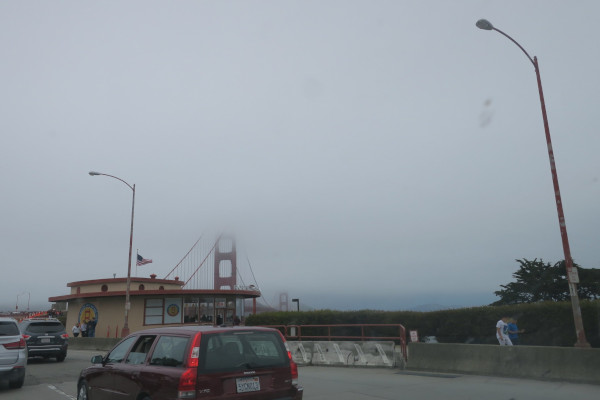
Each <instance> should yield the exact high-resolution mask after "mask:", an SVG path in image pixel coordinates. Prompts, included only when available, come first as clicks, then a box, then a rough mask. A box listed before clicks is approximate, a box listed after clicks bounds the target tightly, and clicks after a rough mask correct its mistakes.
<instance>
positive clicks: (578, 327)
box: [475, 19, 590, 347]
mask: <svg viewBox="0 0 600 400" xmlns="http://www.w3.org/2000/svg"><path fill="white" fill-rule="evenodd" d="M475 25H476V26H477V27H478V28H479V29H483V30H486V31H492V30H493V31H496V32H498V33H500V34H502V35H504V36H505V37H507V38H508V39H509V40H510V41H511V42H513V43H514V44H516V45H517V46H518V47H519V48H520V49H521V50H522V51H523V53H525V55H526V56H527V58H528V59H529V61H531V63H532V64H533V67H534V69H535V75H536V77H537V85H538V91H539V94H540V103H541V106H542V118H543V120H544V130H545V132H546V145H547V147H548V158H549V159H550V171H551V173H552V183H553V185H554V196H555V200H556V211H557V213H558V224H559V227H560V236H561V239H562V245H563V252H564V256H565V266H566V270H567V281H568V283H569V292H570V295H571V306H572V308H573V319H574V321H575V333H576V335H577V342H576V343H575V346H577V347H590V344H589V343H588V341H587V340H586V338H585V331H584V329H583V319H582V317H581V308H580V307H579V296H578V295H577V283H579V275H578V274H577V268H574V266H573V259H572V258H571V249H570V247H569V237H568V236H567V225H566V224H565V215H564V212H563V207H562V200H561V196H560V189H559V187H558V175H557V173H556V164H555V162H554V151H553V150H552V140H551V139H550V126H549V125H548V116H547V114H546V103H545V101H544V92H543V91H542V79H541V78H540V68H539V64H538V60H537V57H535V56H534V57H533V58H531V56H530V55H529V53H527V51H525V49H524V48H523V46H521V45H520V44H519V43H517V41H516V40H514V39H513V38H512V37H510V36H508V35H507V34H506V33H504V32H502V31H501V30H500V29H497V28H495V27H494V26H493V25H492V23H491V22H489V21H488V20H486V19H480V20H479V21H477V22H476V23H475Z"/></svg>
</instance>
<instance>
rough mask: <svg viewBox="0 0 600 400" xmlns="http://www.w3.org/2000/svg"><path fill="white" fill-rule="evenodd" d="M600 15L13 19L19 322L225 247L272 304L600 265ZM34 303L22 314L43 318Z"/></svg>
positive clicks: (426, 297)
mask: <svg viewBox="0 0 600 400" xmlns="http://www.w3.org/2000/svg"><path fill="white" fill-rule="evenodd" d="M598 15H600V2H597V1H593V0H590V1H548V0H545V1H541V0H540V1H532V0H529V1H527V0H525V1H524V0H519V1H482V0H472V1H466V0H465V1H443V0H438V1H434V0H431V1H416V0H414V1H377V0H369V1H348V0H346V1H332V0H318V1H275V0H273V1H251V0H250V1H177V2H166V1H147V0H145V1H102V2H80V1H28V2H24V1H3V2H1V3H0V51H1V54H2V62H0V88H1V90H0V135H1V136H0V139H1V141H0V184H1V187H2V203H1V204H2V209H1V211H0V216H1V217H0V218H1V220H0V234H1V238H0V239H1V240H0V249H1V256H0V260H1V263H2V278H1V280H0V309H14V307H15V302H16V300H17V296H18V295H19V294H20V293H24V292H27V293H31V302H32V304H39V305H41V306H44V307H45V306H46V305H47V299H48V297H50V296H58V295H63V294H67V293H68V288H67V287H66V283H67V282H72V281H77V280H85V279H97V278H108V277H112V275H113V273H116V274H117V275H118V276H125V275H126V271H127V263H126V262H127V252H128V245H129V223H130V212H131V191H130V190H129V189H127V187H125V185H123V184H121V183H120V182H118V181H115V180H113V179H110V178H106V177H90V176H89V175H88V171H90V170H96V171H100V172H103V173H107V174H111V175H116V176H118V177H120V178H122V179H124V180H125V181H127V182H129V183H131V184H134V183H135V184H136V206H135V207H136V208H135V212H136V213H135V230H134V245H133V246H134V253H135V249H136V248H139V249H140V253H141V254H142V255H143V256H144V257H146V258H152V259H153V260H154V262H153V263H152V264H149V265H147V266H145V267H143V268H144V269H142V268H140V275H141V274H143V275H144V276H147V275H149V274H150V273H152V272H154V273H157V274H158V275H159V276H164V275H165V274H166V273H167V272H168V271H169V270H170V269H171V268H172V267H173V266H174V265H175V264H176V263H177V262H178V261H179V260H180V259H181V257H183V255H184V254H185V253H186V252H187V250H188V249H189V248H190V247H191V245H192V244H193V243H194V242H195V240H196V239H197V238H198V237H199V236H200V235H201V234H202V233H203V232H207V231H209V230H211V229H215V228H219V229H220V228H222V229H227V230H229V231H233V232H235V233H236V236H237V244H238V250H239V251H240V255H239V261H238V263H239V268H242V269H243V268H247V262H246V257H248V258H249V259H250V261H251V264H252V267H253V270H254V274H255V276H256V279H257V281H258V282H257V283H258V284H259V286H260V288H261V289H262V291H263V293H264V294H265V297H266V298H267V299H268V300H269V301H271V302H272V299H273V297H274V296H276V294H277V293H279V292H280V291H288V292H289V294H290V297H298V298H300V299H301V302H302V303H305V304H308V305H311V306H313V307H316V308H337V309H361V308H374V309H407V308H411V307H413V306H415V305H418V304H424V303H439V304H443V305H449V306H471V305H482V304H489V303H490V302H492V301H494V300H496V298H495V296H494V295H493V292H494V291H495V290H498V289H499V285H501V284H505V283H507V282H510V281H511V280H512V273H513V272H514V271H516V269H517V268H518V265H517V263H516V262H515V259H517V258H528V259H533V258H543V259H544V260H545V261H550V262H556V261H559V260H562V259H563V252H562V246H561V240H560V233H559V227H558V220H557V215H556V204H555V201H554V196H553V188H552V180H551V175H550V169H549V162H548V154H547V149H546V142H545V138H544V130H543V124H542V116H541V112H540V102H539V97H538V90H537V85H536V78H535V72H534V68H533V66H532V64H531V63H530V62H529V61H528V60H527V58H526V57H525V55H524V54H523V53H522V52H521V51H520V50H519V49H518V48H517V47H516V46H515V45H514V44H513V43H511V42H510V41H509V40H507V39H506V38H504V37H503V36H501V35H500V34H498V33H497V32H489V31H482V30H479V29H477V28H476V27H475V22H476V21H477V20H478V19H480V18H487V19H489V20H490V21H491V22H492V23H494V25H495V26H496V27H498V28H499V29H501V30H503V31H505V32H506V33H508V34H510V35H511V36H513V37H514V38H515V39H516V40H518V41H519V42H520V43H521V44H522V45H523V46H524V47H525V48H526V49H527V50H528V51H529V53H530V54H531V55H532V56H533V55H536V56H537V57H538V59H539V63H540V70H541V76H542V82H543V85H544V94H545V96H546V105H547V109H548V115H549V121H550V129H551V133H552V139H553V143H554V150H555V156H556V162H557V168H558V175H559V180H560V184H561V192H562V196H563V201H564V210H565V216H566V223H567V228H568V232H569V235H570V236H569V238H570V241H571V250H572V254H573V257H574V259H575V262H576V263H578V264H580V265H581V266H583V267H586V268H598V267H600V254H599V251H598V240H599V239H600V218H599V215H600V214H599V212H598V210H599V207H600V202H599V201H598V200H599V199H600V182H599V181H598V179H599V177H600V158H599V157H598V150H599V148H600V135H599V131H600V129H599V128H600V122H599V119H598V89H599V87H600V74H598V71H600V55H599V50H598V49H599V47H598V44H599V36H600V35H599V33H598V29H597V18H598ZM23 298H24V297H23V296H21V297H20V299H21V300H20V307H19V308H20V309H23V308H24V307H25V305H24V303H23Z"/></svg>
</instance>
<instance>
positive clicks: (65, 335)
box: [60, 333, 69, 339]
mask: <svg viewBox="0 0 600 400" xmlns="http://www.w3.org/2000/svg"><path fill="white" fill-rule="evenodd" d="M60 337H61V338H63V339H68V338H69V334H68V333H63V334H62V335H60Z"/></svg>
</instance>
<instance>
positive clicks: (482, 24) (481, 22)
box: [475, 19, 494, 31]
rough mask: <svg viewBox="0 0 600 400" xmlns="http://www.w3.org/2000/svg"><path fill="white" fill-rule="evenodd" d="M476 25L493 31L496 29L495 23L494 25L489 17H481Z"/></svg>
mask: <svg viewBox="0 0 600 400" xmlns="http://www.w3.org/2000/svg"><path fill="white" fill-rule="evenodd" d="M475 26H476V27H478V28H479V29H483V30H486V31H491V30H492V29H494V25H492V23H491V22H490V21H488V20H487V19H480V20H479V21H477V22H476V23H475Z"/></svg>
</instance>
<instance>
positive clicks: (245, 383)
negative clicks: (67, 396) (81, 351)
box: [77, 326, 303, 400]
mask: <svg viewBox="0 0 600 400" xmlns="http://www.w3.org/2000/svg"><path fill="white" fill-rule="evenodd" d="M92 364H93V365H92V366H90V367H88V368H86V369H84V370H83V371H81V374H80V376H79V381H78V383H77V399H78V400H108V399H111V400H115V399H123V400H126V399H131V400H140V399H143V400H167V399H168V400H176V399H207V400H208V399H217V398H218V399H247V400H252V399H261V400H262V399H265V400H267V399H277V400H292V399H293V400H301V399H302V394H303V389H302V387H300V386H298V366H297V365H296V364H295V363H294V361H292V357H291V353H290V352H289V349H288V346H287V343H286V342H285V339H284V338H283V336H282V335H281V333H280V332H279V331H277V330H275V329H269V328H259V327H235V328H214V327H203V326H186V327H168V328H156V329H148V330H144V331H138V332H135V333H133V334H131V335H129V336H128V337H126V338H125V339H123V340H121V341H120V342H119V343H118V344H117V345H116V346H115V347H114V348H113V349H112V350H111V351H110V352H109V353H108V354H107V355H106V356H105V357H102V356H94V357H93V358H92Z"/></svg>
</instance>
